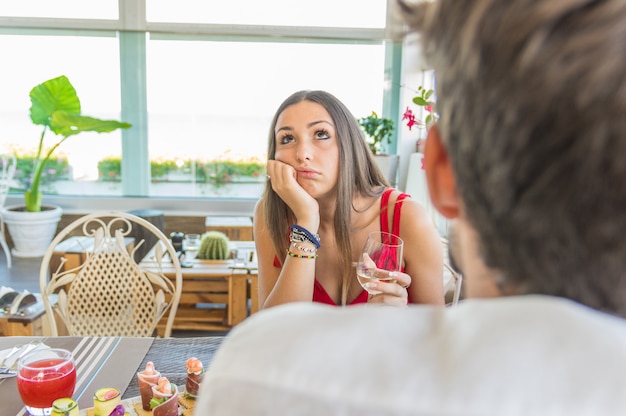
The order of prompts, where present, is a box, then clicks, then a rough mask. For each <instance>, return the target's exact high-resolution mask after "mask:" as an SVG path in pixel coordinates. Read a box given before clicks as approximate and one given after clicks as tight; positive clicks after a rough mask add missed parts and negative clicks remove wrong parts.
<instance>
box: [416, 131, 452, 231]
mask: <svg viewBox="0 0 626 416" xmlns="http://www.w3.org/2000/svg"><path fill="white" fill-rule="evenodd" d="M424 168H425V169H426V182H427V183H428V192H429V193H430V199H431V201H432V203H433V205H434V207H435V208H436V209H437V211H439V213H440V214H441V215H443V216H444V217H446V218H448V219H454V218H457V217H458V216H459V197H458V195H457V192H456V181H455V179H454V172H453V170H452V165H451V164H450V158H449V157H448V152H447V150H446V148H445V146H444V144H443V141H442V139H441V134H440V132H439V128H438V127H437V125H436V124H435V125H433V126H432V127H431V128H430V129H429V130H428V137H427V138H426V148H425V150H424Z"/></svg>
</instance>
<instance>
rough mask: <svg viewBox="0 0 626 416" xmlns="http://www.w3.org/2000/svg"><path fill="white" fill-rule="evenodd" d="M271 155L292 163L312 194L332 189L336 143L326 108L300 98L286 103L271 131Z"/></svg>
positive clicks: (335, 174)
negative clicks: (290, 103) (273, 145)
mask: <svg viewBox="0 0 626 416" xmlns="http://www.w3.org/2000/svg"><path fill="white" fill-rule="evenodd" d="M274 134H275V140H276V154H275V159H276V160H278V161H280V162H283V163H286V164H288V165H290V166H292V167H293V168H294V169H295V170H296V179H297V181H298V183H299V184H300V186H302V187H303V188H304V189H305V190H306V191H307V192H308V193H309V194H310V195H311V196H313V197H314V198H317V197H321V196H323V195H324V194H327V193H328V192H330V191H332V190H334V188H335V187H336V185H337V180H338V177H339V144H338V141H337V135H336V131H335V125H334V123H333V120H332V118H331V117H330V114H328V111H326V109H325V108H324V107H323V106H321V105H320V104H317V103H314V102H311V101H301V102H299V103H297V104H294V105H291V106H289V107H287V108H286V109H285V110H284V111H283V112H282V113H281V114H280V115H279V116H278V119H277V122H276V128H275V131H274Z"/></svg>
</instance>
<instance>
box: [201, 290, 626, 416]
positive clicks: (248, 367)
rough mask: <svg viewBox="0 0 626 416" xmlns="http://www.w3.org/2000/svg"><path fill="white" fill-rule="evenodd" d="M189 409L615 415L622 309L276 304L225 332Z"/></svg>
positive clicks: (529, 299)
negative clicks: (615, 312)
mask: <svg viewBox="0 0 626 416" xmlns="http://www.w3.org/2000/svg"><path fill="white" fill-rule="evenodd" d="M196 414H211V415H220V416H222V415H494V416H495V415H497V416H503V415H568V416H569V415H593V416H599V415H602V416H606V415H626V320H624V319H622V318H617V317H614V316H611V315H608V314H604V313H601V312H598V311H595V310H592V309H590V308H587V307H585V306H582V305H580V304H577V303H574V302H572V301H568V300H563V299H558V298H553V297H548V296H519V297H508V298H499V299H489V300H468V301H464V302H462V303H460V304H459V305H458V306H456V307H451V308H443V307H433V306H410V307H408V308H395V307H388V306H378V305H359V306H351V307H344V308H338V307H333V306H327V305H321V304H313V303H297V304H287V305H283V306H279V307H274V308H271V309H268V310H265V311H261V312H259V313H257V314H255V315H253V316H252V317H250V318H248V319H247V320H246V321H244V322H243V323H241V324H240V325H239V326H237V327H236V328H234V329H233V330H232V331H231V333H230V334H229V335H228V337H227V339H226V340H225V341H224V343H223V344H222V346H221V348H220V349H219V350H218V352H217V353H216V355H215V358H214V360H213V361H212V362H211V363H210V365H209V368H208V370H207V373H206V374H205V378H204V381H203V383H202V387H201V391H200V398H199V399H198V403H197V405H196Z"/></svg>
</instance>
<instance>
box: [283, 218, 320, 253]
mask: <svg viewBox="0 0 626 416" xmlns="http://www.w3.org/2000/svg"><path fill="white" fill-rule="evenodd" d="M289 241H291V242H295V243H304V242H307V241H308V242H309V243H312V244H314V245H315V247H317V248H320V236H319V235H318V234H313V233H312V232H310V231H309V230H307V229H306V228H304V227H301V226H299V225H298V224H293V225H292V226H291V234H290V235H289Z"/></svg>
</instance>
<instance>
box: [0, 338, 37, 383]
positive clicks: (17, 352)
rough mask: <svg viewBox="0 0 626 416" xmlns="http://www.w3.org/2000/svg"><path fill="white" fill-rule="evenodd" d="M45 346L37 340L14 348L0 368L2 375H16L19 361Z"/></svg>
mask: <svg viewBox="0 0 626 416" xmlns="http://www.w3.org/2000/svg"><path fill="white" fill-rule="evenodd" d="M43 345H45V344H44V343H43V342H42V341H41V340H35V341H31V342H29V343H28V344H24V345H18V346H16V347H13V349H12V350H11V352H10V353H9V354H8V355H7V356H6V357H5V358H4V360H3V363H2V365H1V366H0V374H12V375H15V373H16V370H17V360H19V359H20V358H22V357H23V356H24V355H26V354H27V353H29V352H31V351H33V350H36V349H38V348H39V347H41V346H43Z"/></svg>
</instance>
